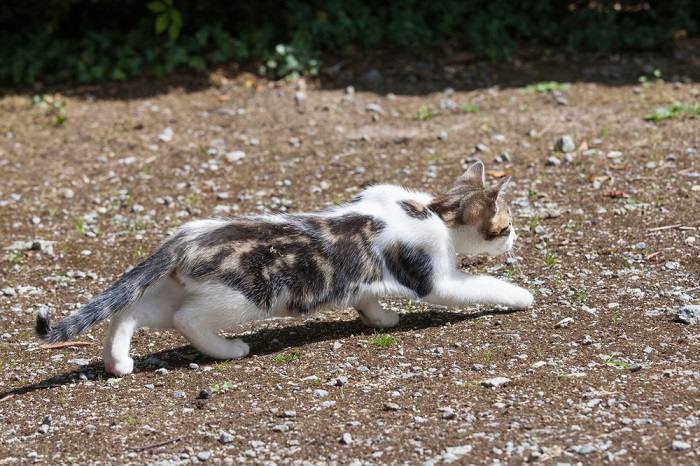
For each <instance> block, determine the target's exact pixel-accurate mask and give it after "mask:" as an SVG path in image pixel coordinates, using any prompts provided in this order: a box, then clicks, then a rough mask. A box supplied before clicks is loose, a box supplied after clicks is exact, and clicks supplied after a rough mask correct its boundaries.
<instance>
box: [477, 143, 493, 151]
mask: <svg viewBox="0 0 700 466" xmlns="http://www.w3.org/2000/svg"><path fill="white" fill-rule="evenodd" d="M474 149H476V151H477V152H489V151H490V149H489V146H487V145H486V144H482V143H479V144H477V145H476V146H474Z"/></svg>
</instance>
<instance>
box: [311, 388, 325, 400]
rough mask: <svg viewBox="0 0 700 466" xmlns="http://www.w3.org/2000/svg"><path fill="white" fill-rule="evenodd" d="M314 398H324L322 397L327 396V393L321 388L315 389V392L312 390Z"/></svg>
mask: <svg viewBox="0 0 700 466" xmlns="http://www.w3.org/2000/svg"><path fill="white" fill-rule="evenodd" d="M314 396H316V397H318V398H324V397H326V396H328V392H327V391H326V390H323V389H321V388H317V389H316V390H314Z"/></svg>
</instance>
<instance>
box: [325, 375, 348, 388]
mask: <svg viewBox="0 0 700 466" xmlns="http://www.w3.org/2000/svg"><path fill="white" fill-rule="evenodd" d="M347 383H348V378H347V377H345V376H344V375H341V376H340V377H336V378H335V379H333V380H331V381H330V382H328V385H331V386H333V387H342V386H343V385H345V384H347Z"/></svg>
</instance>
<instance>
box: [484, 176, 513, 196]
mask: <svg viewBox="0 0 700 466" xmlns="http://www.w3.org/2000/svg"><path fill="white" fill-rule="evenodd" d="M509 184H510V176H504V177H503V178H501V179H499V180H498V182H497V183H496V184H495V185H493V186H491V187H490V188H489V192H490V194H491V197H492V198H493V199H498V198H499V197H500V196H501V195H502V194H504V193H505V192H506V189H507V188H508V185H509Z"/></svg>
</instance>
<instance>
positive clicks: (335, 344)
mask: <svg viewBox="0 0 700 466" xmlns="http://www.w3.org/2000/svg"><path fill="white" fill-rule="evenodd" d="M342 346H343V344H342V343H341V342H339V341H334V342H333V347H332V348H333V351H338V350H339V349H340V348H341V347H342Z"/></svg>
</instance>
